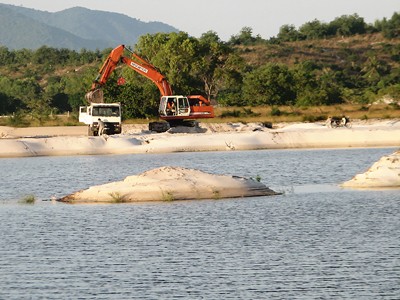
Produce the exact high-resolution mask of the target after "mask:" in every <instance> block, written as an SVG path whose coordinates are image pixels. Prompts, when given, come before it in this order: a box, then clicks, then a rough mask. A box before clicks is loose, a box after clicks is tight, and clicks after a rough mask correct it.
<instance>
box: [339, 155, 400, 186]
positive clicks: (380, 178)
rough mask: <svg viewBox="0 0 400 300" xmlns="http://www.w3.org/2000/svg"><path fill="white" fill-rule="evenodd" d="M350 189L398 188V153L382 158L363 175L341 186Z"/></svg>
mask: <svg viewBox="0 0 400 300" xmlns="http://www.w3.org/2000/svg"><path fill="white" fill-rule="evenodd" d="M342 186H343V187H351V188H400V151H397V152H395V153H393V154H391V155H386V156H383V157H382V158H381V159H379V160H378V161H377V162H375V163H374V164H373V165H372V166H371V167H370V168H369V169H368V170H367V171H366V172H365V173H362V174H357V175H356V176H354V177H353V178H352V179H351V180H349V181H346V182H344V183H343V184H342Z"/></svg>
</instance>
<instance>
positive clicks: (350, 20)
mask: <svg viewBox="0 0 400 300" xmlns="http://www.w3.org/2000/svg"><path fill="white" fill-rule="evenodd" d="M329 27H330V30H331V31H332V32H335V33H336V34H337V35H342V36H350V35H354V34H364V33H365V32H366V31H367V27H368V26H367V24H366V23H365V21H364V18H362V17H360V16H359V15H357V14H354V15H350V16H348V15H343V16H341V17H338V18H336V19H335V20H333V21H332V22H330V23H329Z"/></svg>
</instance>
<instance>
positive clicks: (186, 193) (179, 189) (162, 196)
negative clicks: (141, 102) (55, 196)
mask: <svg viewBox="0 0 400 300" xmlns="http://www.w3.org/2000/svg"><path fill="white" fill-rule="evenodd" d="M268 195H277V193H276V192H274V191H273V190H271V189H269V188H268V187H266V186H265V185H264V184H262V183H260V182H258V181H255V180H253V179H247V178H243V177H237V176H228V175H215V174H208V173H205V172H202V171H199V170H194V169H185V168H180V167H161V168H157V169H153V170H150V171H147V172H144V173H142V174H140V175H134V176H128V177H126V178H125V179H124V180H123V181H118V182H111V183H107V184H104V185H98V186H93V187H90V188H89V189H86V190H82V191H79V192H76V193H74V194H71V195H68V196H65V197H63V198H61V199H59V200H60V201H63V202H70V203H101V202H103V203H117V202H140V201H173V200H193V199H220V198H233V197H251V196H268Z"/></svg>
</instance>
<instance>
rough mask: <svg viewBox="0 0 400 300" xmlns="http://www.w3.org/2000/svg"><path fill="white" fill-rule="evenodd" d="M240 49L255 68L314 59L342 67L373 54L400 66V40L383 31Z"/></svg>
mask: <svg viewBox="0 0 400 300" xmlns="http://www.w3.org/2000/svg"><path fill="white" fill-rule="evenodd" d="M237 48H238V51H239V53H240V55H241V56H242V57H243V58H244V60H245V61H246V63H247V64H249V65H251V66H254V67H258V66H261V65H263V64H265V63H267V62H270V63H282V64H285V65H288V66H293V65H294V64H297V63H299V62H304V61H312V62H314V63H316V64H320V65H324V66H333V67H335V69H342V68H346V67H349V64H350V65H353V66H354V64H362V63H363V62H365V61H366V60H367V59H368V57H371V56H375V57H376V58H377V59H378V60H379V61H383V62H385V63H387V64H388V65H390V66H391V67H399V62H400V54H399V53H400V39H386V38H384V37H383V36H382V34H381V33H374V34H363V35H354V36H348V37H332V38H329V39H316V40H307V41H297V42H283V43H280V44H277V45H274V44H269V45H263V44H259V45H253V46H239V47H237Z"/></svg>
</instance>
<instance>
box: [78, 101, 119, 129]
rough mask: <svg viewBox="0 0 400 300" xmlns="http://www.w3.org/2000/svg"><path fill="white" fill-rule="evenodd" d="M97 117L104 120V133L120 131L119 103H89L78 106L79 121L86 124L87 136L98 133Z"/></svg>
mask: <svg viewBox="0 0 400 300" xmlns="http://www.w3.org/2000/svg"><path fill="white" fill-rule="evenodd" d="M99 119H100V120H101V121H103V122H104V133H107V134H109V135H111V134H119V133H121V131H122V119H121V104H120V103H91V104H90V105H89V106H81V107H79V122H82V123H84V124H86V125H88V135H89V136H94V135H99ZM100 134H102V133H100Z"/></svg>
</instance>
